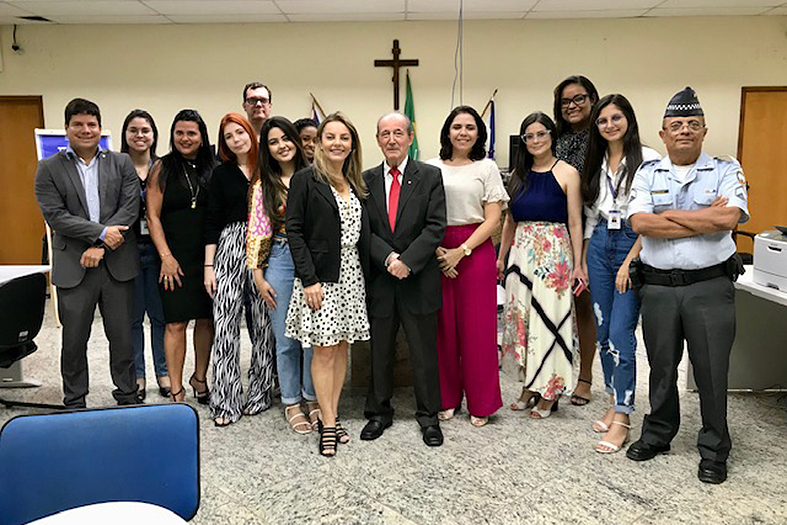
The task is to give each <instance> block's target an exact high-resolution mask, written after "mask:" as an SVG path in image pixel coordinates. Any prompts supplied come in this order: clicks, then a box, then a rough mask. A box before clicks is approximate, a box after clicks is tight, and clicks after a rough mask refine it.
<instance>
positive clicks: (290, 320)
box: [285, 113, 370, 456]
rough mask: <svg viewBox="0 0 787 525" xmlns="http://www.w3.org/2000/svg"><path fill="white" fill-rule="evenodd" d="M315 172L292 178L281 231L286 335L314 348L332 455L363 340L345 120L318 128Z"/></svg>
mask: <svg viewBox="0 0 787 525" xmlns="http://www.w3.org/2000/svg"><path fill="white" fill-rule="evenodd" d="M317 137H318V145H317V150H316V151H315V154H314V166H313V167H310V168H306V169H303V170H301V171H299V172H297V173H296V174H295V175H293V177H292V179H291V181H290V191H289V195H288V197H287V211H286V229H287V237H288V240H289V243H290V249H291V250H292V259H293V261H294V262H295V276H296V277H295V282H294V284H293V291H292V300H291V301H290V307H289V310H288V312H287V321H286V329H285V334H286V335H287V337H291V338H293V339H297V340H298V341H300V342H301V343H302V344H303V345H311V346H312V348H314V356H313V359H312V378H313V380H314V390H315V392H316V394H317V401H319V403H320V410H321V411H322V419H321V420H320V421H319V422H318V428H319V429H320V448H319V450H320V454H322V455H323V456H335V455H336V446H337V442H338V443H346V442H348V441H349V440H350V435H349V434H348V433H347V432H346V431H345V430H344V428H342V426H341V424H340V422H339V418H338V414H337V412H338V409H339V397H340V396H341V393H342V386H343V385H344V377H345V374H346V371H347V347H348V345H349V344H351V343H353V342H355V341H366V340H368V339H369V318H368V317H367V314H366V288H365V284H364V274H367V275H368V271H369V243H370V233H369V218H368V217H367V215H366V210H365V209H364V206H363V204H362V203H361V201H362V199H365V198H366V195H367V190H366V184H365V182H364V180H363V176H362V175H361V163H362V161H361V142H360V140H359V138H358V132H357V131H356V129H355V126H353V125H352V123H351V122H350V120H349V119H348V118H347V117H345V116H344V115H343V114H341V113H332V114H330V115H328V117H326V119H325V120H324V121H323V122H322V124H320V127H319V128H318V131H317Z"/></svg>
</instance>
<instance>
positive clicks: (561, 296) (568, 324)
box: [502, 222, 579, 400]
mask: <svg viewBox="0 0 787 525" xmlns="http://www.w3.org/2000/svg"><path fill="white" fill-rule="evenodd" d="M572 258H573V257H572V251H571V241H570V239H569V235H568V230H567V229H566V226H565V225H564V224H562V223H554V222H520V223H518V224H517V227H516V234H515V236H514V241H513V243H512V245H511V250H510V251H509V254H508V265H507V267H506V271H505V290H506V304H505V327H504V330H503V345H502V346H503V369H504V370H505V371H506V372H508V373H510V374H512V375H514V376H515V377H517V379H518V380H520V381H522V382H524V387H525V388H527V389H528V390H530V391H532V392H538V393H539V394H541V396H542V397H543V398H544V399H547V400H555V399H557V398H558V397H559V396H560V395H561V394H570V393H571V391H572V390H573V387H574V384H575V382H576V379H577V377H578V373H579V340H578V338H577V327H576V320H575V317H574V300H573V296H572V294H571V272H572V270H573V263H572Z"/></svg>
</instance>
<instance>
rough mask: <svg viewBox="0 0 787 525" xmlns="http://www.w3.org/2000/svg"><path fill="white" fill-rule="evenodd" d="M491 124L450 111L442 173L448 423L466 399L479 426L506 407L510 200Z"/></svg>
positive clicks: (441, 338) (470, 113)
mask: <svg viewBox="0 0 787 525" xmlns="http://www.w3.org/2000/svg"><path fill="white" fill-rule="evenodd" d="M485 143H486V126H485V125H484V121H483V120H482V119H481V116H480V115H479V114H478V112H477V111H476V110H475V109H473V108H471V107H470V106H458V107H456V108H454V109H453V111H451V113H450V114H449V115H448V118H446V119H445V122H444V123H443V127H442V130H441V131H440V158H439V159H433V160H430V161H429V163H430V164H432V165H434V166H437V167H438V168H440V171H441V173H442V175H443V186H444V187H445V204H446V215H447V227H446V229H445V237H444V238H443V242H442V244H441V246H440V247H439V248H438V249H437V258H438V261H439V262H440V269H441V270H442V272H443V275H442V276H441V284H442V290H443V292H442V293H443V306H442V308H441V309H440V311H439V312H438V328H437V355H438V365H439V368H440V391H441V397H442V404H443V410H442V411H441V412H440V413H439V414H438V417H439V418H440V419H441V420H447V419H451V418H452V417H453V416H454V413H455V411H456V410H457V409H458V408H459V407H460V405H461V404H462V397H466V398H467V411H468V412H469V413H470V422H471V423H472V424H473V426H476V427H482V426H484V425H485V424H486V423H487V422H488V421H489V416H490V415H492V414H494V413H495V412H496V411H497V409H498V408H500V407H501V406H502V404H503V402H502V399H501V395H500V380H499V376H498V360H497V318H496V311H497V288H496V278H495V249H494V246H493V245H492V241H491V239H490V236H491V235H492V232H493V231H495V229H496V228H497V227H498V225H499V224H500V214H501V213H502V209H503V207H504V206H505V204H506V202H508V195H507V194H506V191H505V187H504V186H503V181H502V179H501V178H500V170H498V168H497V164H495V162H494V161H493V160H492V159H488V158H486V148H485Z"/></svg>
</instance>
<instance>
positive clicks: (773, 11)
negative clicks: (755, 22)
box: [763, 6, 787, 16]
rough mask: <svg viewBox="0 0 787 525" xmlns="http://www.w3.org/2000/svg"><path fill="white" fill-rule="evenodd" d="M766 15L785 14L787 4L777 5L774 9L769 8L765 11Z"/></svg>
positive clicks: (786, 12) (786, 13)
mask: <svg viewBox="0 0 787 525" xmlns="http://www.w3.org/2000/svg"><path fill="white" fill-rule="evenodd" d="M763 14H766V15H782V16H784V15H787V6H785V7H777V8H776V9H771V10H770V11H766V12H765V13H763Z"/></svg>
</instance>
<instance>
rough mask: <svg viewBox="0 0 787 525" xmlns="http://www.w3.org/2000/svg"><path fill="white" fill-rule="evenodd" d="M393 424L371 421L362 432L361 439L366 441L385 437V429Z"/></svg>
mask: <svg viewBox="0 0 787 525" xmlns="http://www.w3.org/2000/svg"><path fill="white" fill-rule="evenodd" d="M391 424H392V422H391V421H387V422H385V423H383V422H382V421H378V420H376V419H370V420H369V422H368V423H366V426H364V427H363V430H361V439H362V440H364V441H371V440H373V439H377V438H378V437H380V436H382V435H383V432H384V431H385V429H386V428H388V427H390V426H391Z"/></svg>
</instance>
